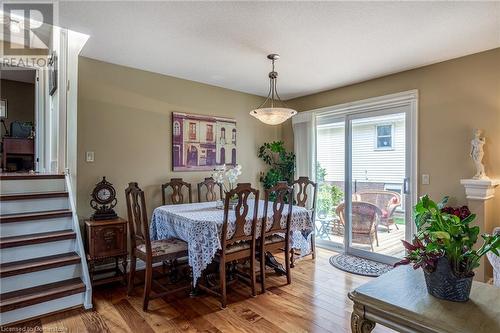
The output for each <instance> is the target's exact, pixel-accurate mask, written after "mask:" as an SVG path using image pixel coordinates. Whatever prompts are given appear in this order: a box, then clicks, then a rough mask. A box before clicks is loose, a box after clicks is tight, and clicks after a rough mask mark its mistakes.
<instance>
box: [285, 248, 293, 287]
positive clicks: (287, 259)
mask: <svg viewBox="0 0 500 333" xmlns="http://www.w3.org/2000/svg"><path fill="white" fill-rule="evenodd" d="M285 267H286V283H288V284H290V283H292V272H291V271H290V246H289V245H286V247H285Z"/></svg>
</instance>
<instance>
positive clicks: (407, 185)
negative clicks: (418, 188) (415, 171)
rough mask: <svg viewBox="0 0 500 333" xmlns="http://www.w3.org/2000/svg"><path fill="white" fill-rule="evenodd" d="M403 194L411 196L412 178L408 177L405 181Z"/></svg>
mask: <svg viewBox="0 0 500 333" xmlns="http://www.w3.org/2000/svg"><path fill="white" fill-rule="evenodd" d="M403 193H404V194H410V178H409V177H406V178H405V179H404V180H403Z"/></svg>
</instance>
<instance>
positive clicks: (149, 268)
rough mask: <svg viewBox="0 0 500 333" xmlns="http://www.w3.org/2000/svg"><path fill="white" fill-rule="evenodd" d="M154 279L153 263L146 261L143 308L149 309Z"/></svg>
mask: <svg viewBox="0 0 500 333" xmlns="http://www.w3.org/2000/svg"><path fill="white" fill-rule="evenodd" d="M152 279H153V264H152V263H151V262H146V272H145V274H144V300H143V303H142V310H144V311H148V304H149V294H150V293H151V283H152Z"/></svg>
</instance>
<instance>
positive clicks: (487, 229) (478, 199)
mask: <svg viewBox="0 0 500 333" xmlns="http://www.w3.org/2000/svg"><path fill="white" fill-rule="evenodd" d="M460 183H461V184H462V185H464V187H465V194H466V197H467V201H468V206H469V208H470V210H471V212H473V213H475V214H476V215H477V217H476V221H475V222H474V224H475V225H477V226H479V228H480V229H481V233H491V232H492V231H493V228H494V227H495V226H496V225H494V223H495V219H494V216H493V210H494V206H493V205H494V200H493V198H494V197H495V188H496V187H497V186H499V185H500V180H499V179H462V180H461V181H460ZM499 221H500V219H499ZM496 223H498V222H496ZM481 240H482V239H479V241H478V243H479V242H481ZM475 273H476V275H475V280H478V281H482V282H486V281H488V279H490V278H491V277H492V276H493V268H492V267H491V265H490V263H489V262H488V260H485V258H482V259H481V266H479V267H478V268H477V269H476V271H475Z"/></svg>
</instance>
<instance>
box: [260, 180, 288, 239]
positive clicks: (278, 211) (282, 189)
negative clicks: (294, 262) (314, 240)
mask: <svg viewBox="0 0 500 333" xmlns="http://www.w3.org/2000/svg"><path fill="white" fill-rule="evenodd" d="M264 196H265V198H264V200H265V203H264V215H263V218H262V228H261V239H262V241H264V239H265V238H266V237H268V236H271V235H273V234H275V233H277V232H280V233H284V234H285V235H289V233H290V221H291V216H292V203H293V187H291V186H288V184H287V182H278V183H277V184H276V185H274V186H273V187H271V188H270V189H267V190H266V191H265V195H264ZM271 197H274V198H275V199H274V201H273V202H270V201H269V200H270V198H271ZM269 203H271V204H272V212H273V216H272V220H271V221H272V223H270V224H269V226H268V225H267V214H268V205H269ZM286 206H288V209H287V212H286V225H285V227H283V226H282V225H281V220H282V219H283V211H284V208H285V207H286Z"/></svg>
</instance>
